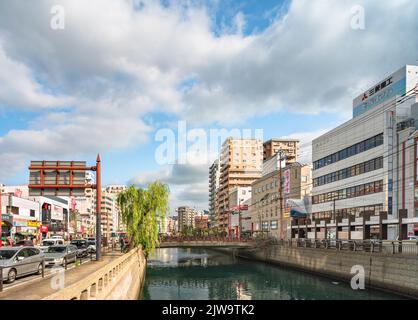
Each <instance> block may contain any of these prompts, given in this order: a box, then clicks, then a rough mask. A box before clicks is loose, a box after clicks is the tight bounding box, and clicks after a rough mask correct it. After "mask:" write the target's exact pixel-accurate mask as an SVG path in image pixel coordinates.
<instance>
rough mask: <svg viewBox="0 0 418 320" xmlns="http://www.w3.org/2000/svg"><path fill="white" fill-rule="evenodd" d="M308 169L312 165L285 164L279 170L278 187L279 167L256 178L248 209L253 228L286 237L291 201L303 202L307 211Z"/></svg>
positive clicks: (310, 176) (310, 187) (309, 184)
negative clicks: (280, 178)
mask: <svg viewBox="0 0 418 320" xmlns="http://www.w3.org/2000/svg"><path fill="white" fill-rule="evenodd" d="M311 172H312V168H311V166H309V165H301V164H299V163H292V164H290V165H288V166H286V167H285V168H283V169H282V173H281V177H282V188H281V190H280V187H279V177H280V170H279V169H278V168H276V170H273V171H271V172H269V173H267V174H265V175H264V176H263V177H262V178H260V179H258V180H256V181H255V182H254V183H253V184H252V199H251V210H250V212H251V223H252V227H251V228H252V230H253V231H263V232H268V234H269V235H270V236H273V237H276V238H283V239H285V238H289V237H290V230H291V229H290V224H291V223H290V211H291V210H292V205H293V204H292V203H294V201H292V200H296V201H299V202H302V203H305V204H306V205H305V207H306V211H309V208H308V206H309V194H310V192H311V189H312V173H311ZM302 207H304V206H303V205H302ZM298 210H299V208H298Z"/></svg>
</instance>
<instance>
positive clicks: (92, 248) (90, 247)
mask: <svg viewBox="0 0 418 320" xmlns="http://www.w3.org/2000/svg"><path fill="white" fill-rule="evenodd" d="M87 251H88V253H95V252H96V239H94V240H89V239H88V238H87Z"/></svg>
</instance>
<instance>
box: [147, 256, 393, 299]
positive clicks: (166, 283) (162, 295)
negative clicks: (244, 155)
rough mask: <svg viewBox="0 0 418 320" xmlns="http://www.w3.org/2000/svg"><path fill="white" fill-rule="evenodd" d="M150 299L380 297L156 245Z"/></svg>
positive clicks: (292, 273)
mask: <svg viewBox="0 0 418 320" xmlns="http://www.w3.org/2000/svg"><path fill="white" fill-rule="evenodd" d="M141 296H142V299H145V300H220V299H221V300H353V299H356V300H381V299H391V300H393V299H401V297H399V296H396V295H392V294H388V293H384V292H380V291H375V290H352V289H351V288H350V286H349V285H348V284H346V283H342V282H339V281H332V280H330V279H326V278H322V277H318V276H314V275H311V274H307V273H303V272H298V271H294V270H289V269H286V268H281V267H277V266H272V265H268V264H264V263H260V262H252V261H247V260H242V259H236V258H234V257H232V256H231V255H228V254H224V253H219V252H217V251H211V250H205V249H183V248H181V249H177V248H173V249H171V248H170V249H157V250H156V252H155V253H154V254H153V255H151V256H150V257H149V259H148V267H147V273H146V281H145V285H144V288H143V292H142V295H141Z"/></svg>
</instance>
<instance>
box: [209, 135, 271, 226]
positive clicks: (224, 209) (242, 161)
mask: <svg viewBox="0 0 418 320" xmlns="http://www.w3.org/2000/svg"><path fill="white" fill-rule="evenodd" d="M262 166H263V143H262V141H261V140H256V139H233V138H229V139H227V140H226V141H225V142H224V144H223V145H222V150H221V156H220V170H221V171H220V182H219V189H218V192H217V208H216V209H217V210H216V220H217V221H216V222H217V226H218V227H221V228H224V229H225V231H226V230H227V229H228V218H229V210H230V209H229V195H230V193H231V192H232V190H233V189H234V188H236V187H248V186H251V184H252V183H253V182H254V181H255V180H257V179H259V178H260V177H261V176H262V174H261V171H262Z"/></svg>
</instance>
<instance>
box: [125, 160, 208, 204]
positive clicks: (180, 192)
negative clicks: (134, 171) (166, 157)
mask: <svg viewBox="0 0 418 320" xmlns="http://www.w3.org/2000/svg"><path fill="white" fill-rule="evenodd" d="M208 177H209V168H208V166H205V165H179V164H176V165H171V166H165V167H162V168H159V169H158V170H154V171H146V172H141V173H140V174H138V175H137V176H136V177H135V178H133V179H132V180H131V181H130V184H134V185H139V186H142V187H144V186H146V185H147V184H149V183H151V182H154V181H155V180H160V181H162V182H164V183H167V184H168V185H169V186H170V191H171V193H170V208H171V209H172V211H173V210H174V209H175V208H177V207H179V206H191V207H196V208H197V209H207V208H208V201H209V199H208Z"/></svg>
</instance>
